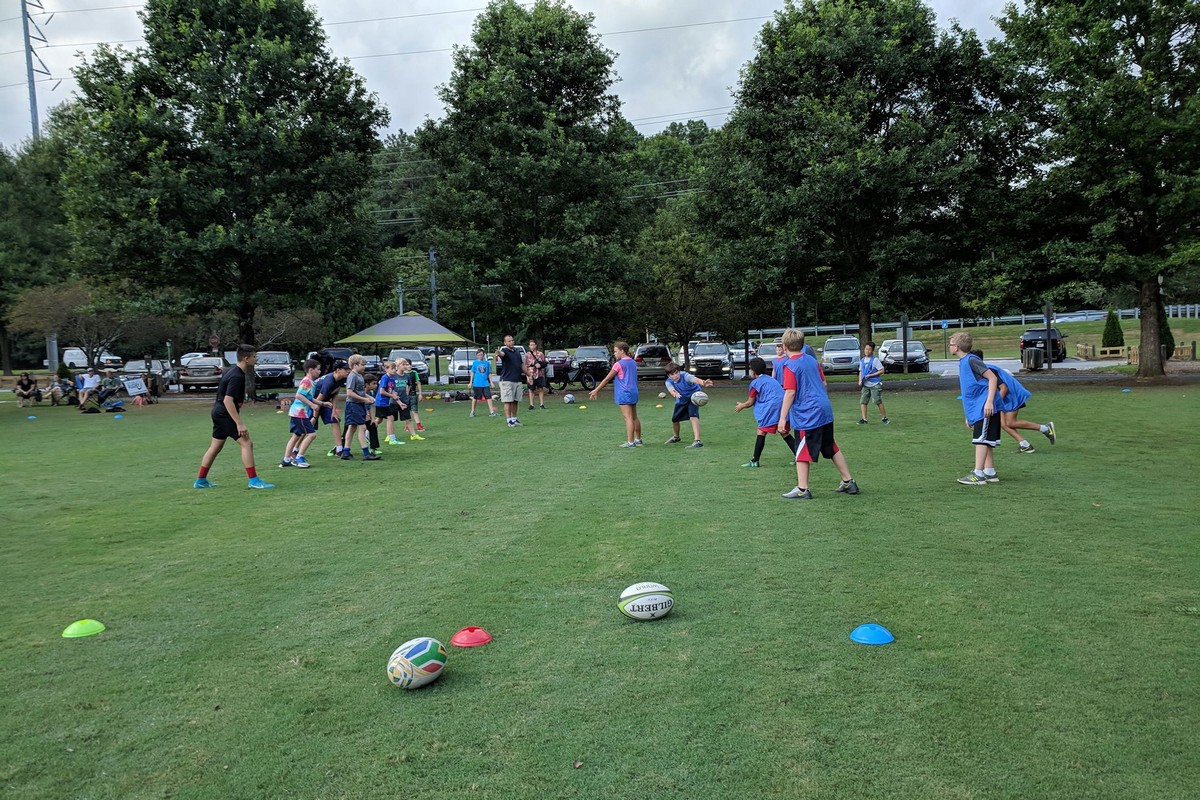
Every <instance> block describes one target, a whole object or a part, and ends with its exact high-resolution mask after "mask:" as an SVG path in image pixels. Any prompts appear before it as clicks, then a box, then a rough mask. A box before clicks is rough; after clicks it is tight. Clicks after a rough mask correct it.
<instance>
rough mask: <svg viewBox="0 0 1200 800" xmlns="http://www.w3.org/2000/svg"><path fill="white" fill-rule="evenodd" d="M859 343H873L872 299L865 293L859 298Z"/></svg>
mask: <svg viewBox="0 0 1200 800" xmlns="http://www.w3.org/2000/svg"><path fill="white" fill-rule="evenodd" d="M858 341H859V343H860V344H866V343H867V342H869V341H871V298H870V297H869V296H868V295H867V294H866V292H864V293H863V294H861V295H859V298H858Z"/></svg>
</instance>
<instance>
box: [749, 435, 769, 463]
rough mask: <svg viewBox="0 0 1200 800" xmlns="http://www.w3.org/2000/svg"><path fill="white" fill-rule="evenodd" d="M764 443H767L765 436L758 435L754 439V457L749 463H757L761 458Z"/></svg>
mask: <svg viewBox="0 0 1200 800" xmlns="http://www.w3.org/2000/svg"><path fill="white" fill-rule="evenodd" d="M766 443H767V436H766V434H763V433H760V434H759V435H758V436H757V437H756V438H755V439H754V456H753V457H752V458H751V459H750V460H751V461H758V460H759V459H760V458H761V457H762V451H763V447H764V446H765V445H766Z"/></svg>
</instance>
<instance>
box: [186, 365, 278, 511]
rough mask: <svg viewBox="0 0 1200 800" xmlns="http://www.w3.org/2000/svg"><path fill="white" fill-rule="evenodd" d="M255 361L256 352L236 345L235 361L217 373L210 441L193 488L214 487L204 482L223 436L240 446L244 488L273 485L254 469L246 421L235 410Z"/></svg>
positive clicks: (221, 443) (252, 447) (222, 443)
mask: <svg viewBox="0 0 1200 800" xmlns="http://www.w3.org/2000/svg"><path fill="white" fill-rule="evenodd" d="M257 360H258V351H257V350H255V349H254V347H252V346H251V345H248V344H239V345H238V349H237V364H235V365H234V366H232V367H227V368H226V370H225V371H224V372H223V373H221V382H220V383H219V384H218V385H217V399H216V401H215V402H214V403H213V407H212V422H213V434H212V437H213V438H212V444H210V445H209V446H208V450H207V451H205V453H204V457H203V458H201V459H200V475H199V476H198V477H197V478H196V483H195V484H194V485H195V488H197V489H210V488H212V487H213V486H216V484H215V483H209V482H208V471H209V470H210V469H211V468H212V465H213V461H215V460H216V458H217V453H219V452H221V448H222V447H224V446H225V440H226V439H233V440H235V441H236V442H237V443H238V446H239V447H240V448H241V449H242V466H243V467H245V468H246V476H247V477H249V479H250V483H249V484H248V487H249V488H251V489H274V488H275V485H274V484H271V483H265V482H264V481H263V479H262V478H260V477H258V473H257V472H256V471H255V469H254V444H253V443H252V442H251V441H250V432H249V431H247V430H246V423H245V422H243V421H242V417H241V415H240V414H239V413H238V412H239V411H240V410H241V408H242V398H243V397H245V396H246V372H247V371H248V370H252V369H254V362H255V361H257Z"/></svg>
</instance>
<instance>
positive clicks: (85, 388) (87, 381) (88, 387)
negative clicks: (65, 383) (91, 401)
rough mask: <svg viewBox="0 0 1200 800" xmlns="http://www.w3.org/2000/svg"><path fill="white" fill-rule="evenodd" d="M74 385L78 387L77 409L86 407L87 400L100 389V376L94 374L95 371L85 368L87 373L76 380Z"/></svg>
mask: <svg viewBox="0 0 1200 800" xmlns="http://www.w3.org/2000/svg"><path fill="white" fill-rule="evenodd" d="M75 385H76V386H78V387H79V409H80V410H81V411H82V410H83V407H84V406H85V405H87V401H88V398H89V397H91V396H92V395H93V394H95V393H96V391H97V390H99V388H100V376H99V375H97V374H96V370H94V369H92V368H91V367H88V368H87V372H85V373H83V376H82V377H81V378H79V379H77V380H76V382H75Z"/></svg>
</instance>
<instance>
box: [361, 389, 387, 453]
mask: <svg viewBox="0 0 1200 800" xmlns="http://www.w3.org/2000/svg"><path fill="white" fill-rule="evenodd" d="M363 380H364V381H365V382H366V384H367V397H370V398H371V407H370V408H368V409H367V424H366V426H365V427H366V429H367V442H368V444H369V445H370V451H371V455H373V456H378V455H383V451H382V450H380V449H379V425H378V424H377V423H376V422H375V415H374V414H372V413H371V412H372V411H373V410H374V408H375V399H376V398H377V397H378V396H379V378H377V377H375V376H374V375H364V376H363Z"/></svg>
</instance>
